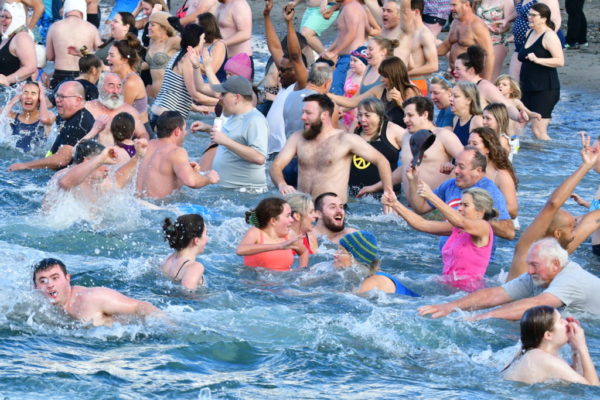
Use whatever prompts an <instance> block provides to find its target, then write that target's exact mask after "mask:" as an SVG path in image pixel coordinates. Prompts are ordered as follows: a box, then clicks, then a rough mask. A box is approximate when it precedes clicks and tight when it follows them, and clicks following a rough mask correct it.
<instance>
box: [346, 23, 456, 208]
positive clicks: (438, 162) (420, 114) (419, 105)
mask: <svg viewBox="0 0 600 400" xmlns="http://www.w3.org/2000/svg"><path fill="white" fill-rule="evenodd" d="M426 29H427V28H426ZM402 108H403V109H404V123H405V124H406V132H407V133H408V134H405V135H404V136H403V138H402V149H401V151H400V158H401V160H402V167H400V168H396V169H395V170H394V172H393V173H392V182H393V183H394V185H396V184H398V183H400V182H402V189H403V191H404V194H405V196H406V198H410V197H409V196H410V193H409V191H410V185H409V182H408V177H407V175H406V174H407V172H408V169H409V168H410V165H411V162H412V159H413V155H412V151H411V148H410V137H411V135H412V134H414V133H415V132H417V131H420V130H422V129H425V130H428V131H431V132H432V133H433V134H434V135H435V141H434V142H433V144H432V145H431V147H430V148H429V149H427V151H425V154H424V155H423V161H422V163H421V164H420V166H419V176H420V178H421V179H422V180H423V181H424V182H425V183H427V184H428V185H429V186H430V187H431V188H432V189H435V188H437V187H438V186H439V185H440V184H442V183H443V182H444V181H446V180H448V179H450V178H451V176H449V175H448V174H446V173H443V172H441V167H442V165H445V164H446V163H449V162H450V161H451V160H452V159H453V158H456V157H458V155H459V154H460V153H461V152H462V151H463V145H462V143H461V142H460V140H459V139H458V137H457V136H456V135H455V134H454V132H452V131H450V130H448V129H445V128H437V127H436V126H435V125H434V124H433V103H432V101H431V100H430V99H429V98H427V97H420V96H419V97H411V98H409V99H406V100H405V101H404V103H403V104H402ZM380 190H381V182H378V183H376V184H375V185H371V186H365V187H364V188H362V189H361V191H360V192H359V193H358V194H357V197H362V196H364V195H365V194H367V193H373V192H378V191H380Z"/></svg>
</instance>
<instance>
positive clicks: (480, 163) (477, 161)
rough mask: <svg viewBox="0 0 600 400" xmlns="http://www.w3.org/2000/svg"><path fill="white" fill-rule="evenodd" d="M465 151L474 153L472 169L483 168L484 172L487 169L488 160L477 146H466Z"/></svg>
mask: <svg viewBox="0 0 600 400" xmlns="http://www.w3.org/2000/svg"><path fill="white" fill-rule="evenodd" d="M463 151H470V152H472V153H473V159H472V160H471V168H472V169H476V168H481V170H482V171H483V172H485V169H486V168H487V158H485V155H483V154H482V153H481V152H480V151H479V149H478V148H477V147H475V146H465V147H464V149H463Z"/></svg>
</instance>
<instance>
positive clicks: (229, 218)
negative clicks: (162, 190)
mask: <svg viewBox="0 0 600 400" xmlns="http://www.w3.org/2000/svg"><path fill="white" fill-rule="evenodd" d="M260 49H262V50H261V51H262V52H263V53H259V57H258V58H259V61H261V62H264V60H265V57H264V49H263V48H262V47H260V48H259V50H260ZM260 54H262V55H260ZM554 116H555V118H554V120H553V123H552V125H551V128H550V135H551V136H552V137H553V139H554V140H553V141H552V142H550V143H540V142H537V141H535V140H533V139H532V138H531V137H530V136H525V137H523V138H522V139H521V151H520V153H519V154H518V155H516V156H515V160H514V163H515V168H516V170H517V173H518V176H519V179H520V183H519V190H518V197H519V202H520V217H519V219H520V220H521V224H522V226H527V225H528V224H529V222H530V221H531V220H532V218H533V217H534V216H535V214H536V213H537V211H538V210H539V208H540V207H541V206H542V205H543V203H544V202H545V200H546V198H547V196H548V195H549V194H550V193H551V192H552V190H553V189H554V188H555V187H556V186H557V185H558V184H559V183H560V182H561V181H562V180H563V179H564V178H565V177H566V176H568V175H569V174H570V173H571V172H572V171H574V170H575V169H576V168H577V166H578V165H579V162H580V157H579V154H578V151H579V147H580V144H579V143H580V142H579V136H578V134H577V132H578V131H579V130H582V129H584V130H588V131H589V132H591V133H593V134H594V135H596V134H597V132H598V128H600V104H599V103H598V100H597V97H596V96H595V95H594V94H592V93H586V92H576V91H572V90H570V89H569V88H564V90H563V92H562V95H561V102H560V103H559V104H558V106H557V107H556V110H555V114H554ZM2 132H4V131H2V130H1V129H0V143H2V144H1V146H0V256H1V257H2V260H4V262H3V263H2V264H1V265H0V276H1V278H0V398H2V399H11V400H12V399H47V398H52V399H171V398H172V399H275V398H279V399H288V398H290V399H291V398H294V399H398V398H415V399H464V398H473V399H506V398H523V399H540V398H551V399H560V398H565V399H566V398H574V397H575V398H590V399H591V398H597V397H599V396H600V390H598V389H596V388H590V387H583V386H580V385H564V384H557V383H554V384H543V385H541V384H539V385H533V386H527V385H522V384H518V383H513V382H505V381H502V380H501V379H500V377H499V371H500V370H501V369H502V368H503V367H504V365H506V364H507V363H508V362H509V361H510V360H511V359H512V357H513V356H514V354H515V353H516V351H517V349H518V345H517V341H518V336H519V331H518V325H517V323H514V322H507V321H500V320H487V321H481V322H466V321H465V320H464V319H463V317H464V316H465V315H469V313H460V314H456V313H455V314H452V315H451V316H450V317H448V318H445V319H439V320H432V319H429V318H421V317H419V316H418V315H417V313H416V309H417V307H419V306H422V305H425V304H432V303H437V302H444V301H449V300H452V299H455V298H458V297H460V296H462V295H463V293H461V292H458V291H456V290H454V289H452V288H449V287H447V286H444V285H443V284H442V283H440V282H439V280H438V279H439V276H440V274H441V260H440V256H439V253H438V250H437V238H435V237H433V236H430V235H427V234H423V233H419V232H415V231H413V230H412V229H411V228H409V227H408V226H407V225H406V224H405V223H404V222H403V221H401V220H399V219H398V218H395V217H392V216H384V215H382V213H381V208H380V206H379V204H378V203H377V202H376V201H375V200H373V199H369V198H367V199H364V200H360V201H356V200H352V201H351V202H350V204H349V209H350V213H349V216H348V223H349V224H350V225H352V226H355V227H357V228H360V229H367V230H371V231H373V232H374V233H375V234H376V235H377V237H378V239H379V242H380V246H381V248H382V252H383V264H382V268H383V270H384V271H386V272H389V273H392V274H394V275H396V276H397V277H398V278H399V279H400V280H401V281H402V282H403V283H404V284H405V285H406V286H408V287H410V288H411V289H413V290H415V291H417V292H419V293H421V294H422V295H423V297H421V298H419V299H414V298H408V297H402V296H394V295H385V294H381V293H379V294H378V293H374V294H369V295H366V296H357V295H355V294H353V293H352V291H353V290H354V289H356V288H357V286H358V284H359V283H360V280H361V278H362V275H361V271H356V270H352V269H351V270H347V271H343V272H340V271H335V270H334V269H333V267H332V265H331V261H332V257H333V252H334V247H333V246H331V245H327V244H324V243H321V244H320V248H319V254H317V255H316V256H314V257H312V258H311V262H310V267H309V268H308V269H306V270H303V271H291V272H287V273H270V272H265V271H256V270H251V269H248V268H245V267H244V266H243V265H242V261H241V258H240V257H237V256H236V255H235V247H236V245H237V242H238V241H239V239H240V238H241V237H242V235H243V234H244V232H245V230H246V229H247V226H246V225H245V223H244V221H243V214H244V211H246V210H247V209H249V208H251V207H253V206H255V205H256V203H258V201H259V200H260V198H262V197H263V196H257V195H251V194H248V193H240V192H233V191H228V190H224V189H220V188H218V187H208V188H204V189H201V190H191V189H184V190H182V192H181V193H179V194H177V195H175V196H173V197H171V198H170V199H168V202H167V204H166V206H165V209H164V210H161V211H149V210H147V209H143V208H141V207H139V206H138V205H137V203H136V202H135V200H134V199H133V197H131V194H128V193H124V194H122V195H121V196H117V197H112V198H108V199H102V204H103V210H102V211H97V210H90V209H89V208H87V207H85V206H83V205H81V204H79V203H77V202H75V201H73V199H72V198H69V197H68V196H65V197H64V198H62V199H61V205H60V206H59V207H57V208H55V209H53V210H52V211H51V212H49V213H42V212H41V211H40V208H41V204H42V200H43V197H44V193H45V192H46V190H47V188H46V185H47V182H48V180H49V178H50V177H51V176H52V172H50V171H45V170H37V171H26V172H18V173H8V172H6V168H7V167H8V166H9V165H10V164H12V163H13V162H15V161H18V160H26V159H31V158H32V157H33V156H31V155H23V154H22V153H20V152H19V151H18V150H15V149H14V148H13V147H12V145H11V142H10V140H6V138H7V135H6V134H5V133H2ZM207 143H208V139H207V138H206V137H205V136H202V135H200V134H190V135H188V137H187V139H186V144H185V147H186V149H187V150H188V152H189V153H190V156H191V158H192V159H195V158H197V157H199V155H200V154H201V151H202V149H203V148H204V147H205V146H206V144H207ZM41 154H43V150H40V151H39V152H38V154H37V156H40V155H41ZM598 182H599V180H598V175H596V174H595V173H594V172H591V173H590V174H589V176H587V177H586V178H585V179H584V180H583V181H582V183H581V184H580V186H579V187H578V189H577V193H579V194H581V195H583V196H584V197H585V198H588V199H589V198H592V196H593V194H594V192H595V190H596V188H597V185H598ZM269 194H270V195H275V194H276V192H275V190H274V189H273V188H271V191H270V193H269ZM264 196H266V195H264ZM178 202H179V203H194V204H199V205H202V206H204V207H207V210H208V212H207V213H205V217H206V218H207V220H208V233H209V237H210V241H209V244H208V246H207V249H206V253H205V254H203V255H202V256H200V258H199V260H200V261H201V262H202V263H203V264H204V266H205V268H206V278H207V280H208V287H207V288H205V289H201V290H199V291H198V292H196V293H193V294H189V293H185V292H183V291H182V290H180V289H179V288H178V287H177V286H175V285H173V284H171V283H170V282H169V281H168V280H166V279H165V278H163V277H162V276H161V275H160V273H159V271H158V268H159V265H160V262H161V260H162V259H164V258H165V257H166V256H167V255H168V254H170V249H169V248H168V246H167V244H166V243H165V242H164V241H163V239H162V231H161V224H162V220H163V219H164V218H165V217H176V216H177V215H179V214H180V213H181V210H179V209H178V208H177V207H176V206H174V205H173V204H174V203H178ZM566 208H567V209H568V210H569V211H571V212H573V213H574V214H581V213H583V212H584V211H585V210H584V209H583V208H581V207H578V206H577V205H575V204H574V203H573V202H568V203H567V205H566ZM513 246H514V242H508V241H505V240H500V241H499V243H498V249H497V253H496V259H495V260H494V261H493V262H492V263H491V265H490V267H489V269H488V272H487V282H486V283H487V285H490V286H491V285H497V284H499V283H500V282H501V279H502V276H504V274H505V273H506V271H507V270H508V268H509V267H510V260H511V256H512V248H513ZM43 257H56V258H59V259H61V260H63V261H64V262H65V263H66V265H67V267H68V268H69V270H70V273H71V274H72V276H73V277H72V283H73V284H76V285H83V286H108V287H111V288H114V289H116V290H118V291H120V292H122V293H124V294H126V295H128V296H131V297H134V298H137V299H141V300H145V301H149V302H152V303H153V304H155V305H156V306H158V307H159V308H161V309H162V310H164V312H165V314H166V316H167V317H166V318H164V319H157V320H154V319H150V320H147V321H132V322H130V323H123V324H119V323H117V324H115V325H113V326H111V327H96V328H90V327H86V326H82V325H81V324H79V323H76V322H73V321H72V320H70V319H69V318H68V317H66V316H65V315H64V314H63V313H61V312H60V311H58V310H56V309H54V308H53V307H52V306H50V305H48V304H47V303H46V301H45V300H44V299H42V298H41V296H40V295H38V294H37V293H35V291H33V289H32V284H31V265H32V264H33V263H35V262H36V261H38V260H39V259H41V258H43ZM573 258H574V259H575V260H576V261H577V262H579V263H580V264H581V265H582V266H583V267H584V268H586V269H588V270H589V271H591V272H592V273H594V274H599V273H600V263H599V262H598V259H597V258H596V257H595V256H593V255H592V253H591V245H590V244H589V242H588V243H584V244H583V245H582V246H581V247H580V249H578V251H577V252H576V253H575V254H574V255H573ZM578 317H579V318H580V319H581V321H582V324H583V327H584V329H585V331H586V336H587V340H588V345H589V347H590V351H591V353H592V358H593V360H594V361H595V362H596V363H598V362H599V361H600V328H599V327H598V319H597V318H593V317H589V316H585V315H579V316H578ZM566 355H567V354H566V353H565V356H566Z"/></svg>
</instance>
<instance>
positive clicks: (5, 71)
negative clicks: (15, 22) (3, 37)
mask: <svg viewBox="0 0 600 400" xmlns="http://www.w3.org/2000/svg"><path fill="white" fill-rule="evenodd" d="M15 36H16V34H15V35H13V37H11V38H10V39H8V43H6V44H5V45H4V47H2V48H1V49H0V74H2V75H4V76H8V75H11V74H14V73H15V72H17V71H18V70H19V68H21V61H20V60H19V57H16V56H13V55H12V54H11V53H10V42H12V40H13V39H14V38H15Z"/></svg>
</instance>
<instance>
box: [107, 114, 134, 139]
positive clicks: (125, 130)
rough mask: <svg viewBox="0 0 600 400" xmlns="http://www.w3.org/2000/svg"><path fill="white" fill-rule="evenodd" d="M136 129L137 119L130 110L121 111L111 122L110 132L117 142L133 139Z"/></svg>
mask: <svg viewBox="0 0 600 400" xmlns="http://www.w3.org/2000/svg"><path fill="white" fill-rule="evenodd" d="M134 130H135V119H134V118H133V116H132V115H131V114H129V113H128V112H120V113H118V114H117V115H115V116H114V117H113V119H112V122H111V123H110V132H111V133H112V135H113V138H114V139H115V142H117V143H120V142H122V141H123V140H126V139H131V138H132V137H133V131H134Z"/></svg>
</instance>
